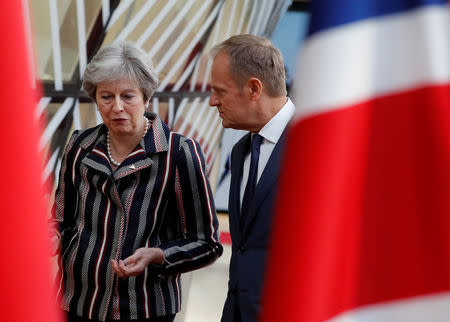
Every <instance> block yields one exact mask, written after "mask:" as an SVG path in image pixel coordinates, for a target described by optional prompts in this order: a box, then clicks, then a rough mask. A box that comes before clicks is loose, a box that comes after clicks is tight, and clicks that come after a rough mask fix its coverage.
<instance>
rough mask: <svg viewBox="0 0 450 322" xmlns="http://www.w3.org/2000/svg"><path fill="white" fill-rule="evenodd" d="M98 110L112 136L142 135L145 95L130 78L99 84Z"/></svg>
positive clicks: (96, 96) (97, 95)
mask: <svg viewBox="0 0 450 322" xmlns="http://www.w3.org/2000/svg"><path fill="white" fill-rule="evenodd" d="M95 98H96V101H97V106H98V110H99V112H100V115H101V116H102V119H103V123H105V125H106V127H107V128H108V129H109V131H110V132H111V135H142V132H143V129H144V128H145V122H144V111H145V106H144V105H145V102H144V94H143V93H142V90H141V89H140V88H139V86H138V84H137V83H136V82H135V81H133V80H130V79H128V78H122V79H118V80H115V81H111V82H102V83H99V84H97V91H96V93H95Z"/></svg>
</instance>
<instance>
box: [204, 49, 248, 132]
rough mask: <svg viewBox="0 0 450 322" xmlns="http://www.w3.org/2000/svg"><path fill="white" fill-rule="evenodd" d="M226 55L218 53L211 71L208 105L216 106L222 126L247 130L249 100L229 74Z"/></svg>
mask: <svg viewBox="0 0 450 322" xmlns="http://www.w3.org/2000/svg"><path fill="white" fill-rule="evenodd" d="M229 70H230V69H229V59H228V54H226V53H225V52H219V53H218V54H217V55H216V57H215V58H214V62H213V65H212V69H211V87H212V94H211V97H210V99H209V105H211V106H216V107H217V110H218V111H219V116H220V118H221V119H222V126H223V127H225V128H233V129H241V130H245V129H248V120H249V116H250V115H249V114H250V105H249V103H250V99H249V97H248V96H247V95H246V90H245V86H244V88H239V86H238V85H237V84H236V82H235V81H234V80H233V78H232V77H231V75H230V72H229Z"/></svg>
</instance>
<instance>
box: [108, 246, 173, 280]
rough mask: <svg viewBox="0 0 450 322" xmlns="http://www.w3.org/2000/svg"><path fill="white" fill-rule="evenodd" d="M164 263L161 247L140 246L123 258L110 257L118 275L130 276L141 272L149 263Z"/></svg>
mask: <svg viewBox="0 0 450 322" xmlns="http://www.w3.org/2000/svg"><path fill="white" fill-rule="evenodd" d="M162 263H164V253H163V250H162V249H161V248H147V247H142V248H139V249H137V250H136V251H135V252H134V254H133V255H131V256H130V257H127V258H125V259H124V260H119V261H117V260H114V259H111V266H112V268H113V270H114V272H115V273H116V274H117V276H118V277H130V276H137V275H139V274H141V273H142V272H143V271H144V269H145V268H146V267H147V266H148V265H149V264H155V265H161V264H162Z"/></svg>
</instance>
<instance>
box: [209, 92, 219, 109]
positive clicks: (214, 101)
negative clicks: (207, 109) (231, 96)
mask: <svg viewBox="0 0 450 322" xmlns="http://www.w3.org/2000/svg"><path fill="white" fill-rule="evenodd" d="M209 105H210V106H212V107H215V106H217V105H219V100H218V99H217V97H216V95H215V94H214V93H212V94H211V96H210V97H209Z"/></svg>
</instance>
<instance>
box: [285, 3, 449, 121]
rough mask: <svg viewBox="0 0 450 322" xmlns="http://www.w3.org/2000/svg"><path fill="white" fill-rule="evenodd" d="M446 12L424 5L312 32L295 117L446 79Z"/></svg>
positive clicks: (304, 51) (298, 84)
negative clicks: (316, 32)
mask: <svg viewBox="0 0 450 322" xmlns="http://www.w3.org/2000/svg"><path fill="white" fill-rule="evenodd" d="M449 15H450V13H449V10H448V7H446V6H425V7H421V8H418V9H415V10H411V11H408V12H405V13H401V14H395V15H388V16H385V17H382V18H376V19H368V20H363V21H359V22H356V23H352V24H348V25H345V26H342V27H340V28H336V29H331V30H329V31H326V32H323V33H319V34H316V35H314V36H312V37H311V38H310V39H308V40H307V41H306V42H305V44H304V46H303V47H302V52H301V57H300V64H299V68H298V75H299V77H298V79H297V80H296V81H295V82H294V86H295V89H294V95H295V96H296V98H298V99H296V100H295V104H296V107H297V114H296V118H297V119H298V118H304V117H307V116H310V115H317V114H318V113H322V112H327V111H332V110H335V109H340V108H344V107H346V106H350V105H353V104H357V103H358V102H362V101H366V100H368V99H371V98H373V97H374V96H380V95H388V94H390V93H393V92H396V91H404V90H410V89H413V88H419V87H421V86H424V85H429V84H433V85H434V84H436V85H438V84H447V83H448V82H449V81H450V59H449V56H448V53H449V47H450V43H449V35H448V26H449Z"/></svg>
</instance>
